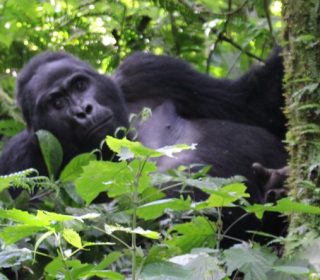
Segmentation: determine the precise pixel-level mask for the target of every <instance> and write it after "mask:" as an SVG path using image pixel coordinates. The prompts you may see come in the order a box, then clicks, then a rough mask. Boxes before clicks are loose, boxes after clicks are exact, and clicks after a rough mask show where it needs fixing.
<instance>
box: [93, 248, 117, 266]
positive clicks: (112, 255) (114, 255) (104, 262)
mask: <svg viewBox="0 0 320 280" xmlns="http://www.w3.org/2000/svg"><path fill="white" fill-rule="evenodd" d="M121 256H122V253H121V252H118V251H115V252H111V253H110V254H108V255H107V256H105V257H104V259H103V260H102V261H101V262H100V263H99V264H98V265H96V266H95V269H96V270H103V269H105V268H106V267H108V266H109V265H111V264H112V263H114V262H115V261H117V260H118V259H119V258H120V257H121Z"/></svg>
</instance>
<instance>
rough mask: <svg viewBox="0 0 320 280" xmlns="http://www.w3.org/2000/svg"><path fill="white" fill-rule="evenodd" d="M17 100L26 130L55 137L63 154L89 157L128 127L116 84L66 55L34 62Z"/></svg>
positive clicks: (27, 69)
mask: <svg viewBox="0 0 320 280" xmlns="http://www.w3.org/2000/svg"><path fill="white" fill-rule="evenodd" d="M16 94H17V100H18V104H19V105H20V107H21V109H22V112H23V116H24V118H25V121H26V123H27V126H28V130H29V131H30V132H35V131H37V130H39V129H45V130H48V131H50V132H52V133H53V134H54V135H55V136H56V137H57V138H58V139H59V141H60V142H61V144H62V146H63V147H64V151H65V153H66V152H67V153H72V154H74V153H79V152H86V151H90V150H92V149H94V148H96V147H98V145H99V143H100V142H101V140H102V139H103V138H104V136H106V135H107V134H108V135H110V134H111V135H112V134H113V133H114V132H115V130H116V128H117V127H120V126H127V125H128V118H127V111H126V106H125V103H124V99H123V96H122V93H121V91H120V89H119V88H118V86H117V85H116V84H115V83H114V82H113V81H112V79H111V78H110V77H107V76H105V75H101V74H99V73H97V72H96V71H95V70H93V69H92V68H91V67H90V66H89V65H88V64H86V63H85V62H83V61H80V60H78V59H77V58H75V57H73V56H71V55H69V54H66V53H63V52H58V53H53V52H46V53H43V54H40V55H38V56H36V57H34V58H33V59H32V60H31V61H30V62H29V63H28V64H27V65H26V66H25V67H24V68H23V70H22V72H21V74H20V75H19V77H18V81H17V93H16ZM70 156H73V155H70Z"/></svg>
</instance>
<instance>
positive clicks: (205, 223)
mask: <svg viewBox="0 0 320 280" xmlns="http://www.w3.org/2000/svg"><path fill="white" fill-rule="evenodd" d="M169 233H171V234H172V238H171V239H170V240H167V241H166V242H165V243H166V244H168V245H169V246H176V247H178V248H180V249H181V252H182V253H189V252H190V250H191V249H192V248H200V247H208V248H213V247H214V246H215V244H216V238H215V237H216V225H215V224H214V223H213V222H211V221H209V220H208V219H207V218H205V217H196V218H194V219H193V220H192V221H191V222H189V223H184V224H178V225H175V226H173V227H172V228H171V229H170V230H169Z"/></svg>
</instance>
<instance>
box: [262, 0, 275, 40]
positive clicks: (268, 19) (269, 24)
mask: <svg viewBox="0 0 320 280" xmlns="http://www.w3.org/2000/svg"><path fill="white" fill-rule="evenodd" d="M263 4H264V10H265V13H266V17H267V21H268V26H269V30H270V33H271V38H272V43H273V46H275V45H276V39H275V37H274V35H273V28H272V22H271V16H270V12H269V6H268V0H264V1H263Z"/></svg>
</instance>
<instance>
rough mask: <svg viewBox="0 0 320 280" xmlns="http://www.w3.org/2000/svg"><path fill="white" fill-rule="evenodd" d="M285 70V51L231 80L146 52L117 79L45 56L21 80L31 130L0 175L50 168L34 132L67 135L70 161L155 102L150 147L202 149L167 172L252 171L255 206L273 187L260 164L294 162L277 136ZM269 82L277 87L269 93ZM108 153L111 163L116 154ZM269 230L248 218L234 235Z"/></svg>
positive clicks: (4, 159) (165, 162)
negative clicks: (186, 168)
mask: <svg viewBox="0 0 320 280" xmlns="http://www.w3.org/2000/svg"><path fill="white" fill-rule="evenodd" d="M278 64H279V65H280V66H279V67H280V69H278V68H277V67H278V66H277V65H278ZM276 70H277V71H276ZM281 73H282V66H281V60H280V58H279V57H277V56H275V57H272V58H271V59H270V61H269V62H267V65H266V66H264V67H263V66H262V67H259V68H257V69H253V70H252V71H251V72H249V73H248V74H246V75H244V76H243V77H242V78H240V79H239V80H236V81H226V80H216V79H213V78H211V77H209V76H207V75H203V74H201V73H199V72H197V71H195V70H193V69H192V68H191V67H190V66H189V64H187V63H185V62H182V61H180V60H177V59H174V58H170V57H166V56H159V57H158V56H154V55H151V54H141V53H140V54H136V55H133V56H132V57H129V58H128V59H127V60H125V61H124V63H123V64H122V65H121V66H120V67H119V69H118V71H117V72H116V74H115V75H114V76H113V77H108V76H104V75H100V74H98V73H97V72H96V71H94V70H93V69H92V68H91V67H90V66H89V65H87V64H86V63H84V62H82V61H80V60H78V59H76V58H74V57H73V56H71V55H68V54H66V53H50V52H48V53H43V54H40V55H38V56H36V57H35V58H33V59H32V60H31V61H30V62H29V63H28V64H27V65H26V66H25V67H24V68H23V70H22V72H21V74H20V76H19V78H18V81H17V100H18V103H19V105H20V106H21V109H22V112H23V116H24V118H25V120H26V123H27V129H26V130H25V131H23V132H22V133H20V134H18V135H17V136H15V137H14V138H13V139H11V140H10V141H9V143H8V144H7V145H6V147H5V150H4V151H3V153H2V156H1V158H0V174H8V173H10V172H15V171H19V170H23V169H26V168H30V167H33V168H36V169H38V170H39V172H40V174H47V171H46V168H45V165H44V162H43V159H42V156H41V153H40V149H39V146H38V142H37V138H36V136H35V132H36V131H37V130H39V129H45V130H48V131H50V132H52V133H53V134H54V135H55V136H56V137H57V138H58V139H59V141H60V142H61V144H62V147H63V151H64V161H63V165H65V164H66V163H67V162H68V161H69V160H70V159H71V158H72V157H74V156H75V155H77V154H79V153H83V152H88V151H91V150H93V149H94V148H96V147H98V146H99V143H100V142H101V140H102V139H103V138H104V137H105V135H106V134H108V135H112V134H113V133H114V132H115V130H116V128H117V127H119V126H125V127H127V126H128V113H131V112H137V111H139V110H140V108H142V107H145V106H148V107H151V108H152V112H153V114H152V117H151V118H150V119H149V120H148V121H147V122H145V123H143V124H138V125H137V131H138V135H139V136H138V137H139V141H141V142H142V143H143V144H145V145H147V146H149V147H151V148H159V147H161V146H165V145H173V144H177V143H186V144H192V143H198V146H197V149H196V150H193V151H185V152H183V153H181V154H179V155H178V157H177V158H175V159H173V160H172V159H169V158H161V159H160V160H159V161H158V167H159V169H160V170H166V169H168V168H173V167H176V166H178V165H181V164H183V165H188V164H192V163H202V164H210V165H212V171H211V172H210V175H212V176H220V177H230V176H233V175H243V176H245V177H246V178H247V186H248V192H249V193H250V195H251V198H250V200H251V202H261V201H263V200H264V197H265V193H264V192H263V191H261V189H260V188H259V186H258V184H257V183H256V178H255V176H254V174H253V172H252V167H251V166H252V163H254V162H260V163H261V164H263V165H264V166H268V167H271V168H280V167H282V166H284V165H285V163H286V152H285V151H284V149H283V146H282V143H281V141H280V140H279V139H278V137H277V136H280V135H282V126H283V125H284V124H283V116H282V115H280V109H279V107H280V105H281V104H282V103H281V102H282V101H281V97H280V96H281V91H280V89H281V83H280V80H281V77H278V76H275V77H273V76H272V75H280V76H281ZM263 77H264V78H263ZM268 79H269V80H268ZM266 80H267V85H265V82H266ZM268 88H269V89H270V92H267V91H265V90H267V89H268ZM269 93H270V96H269V95H268V94H269ZM264 94H265V95H264ZM124 98H126V102H125V100H124ZM201 100H203V101H201ZM251 106H253V108H251ZM249 124H250V125H249ZM258 126H260V127H258ZM267 130H269V132H268V131H267ZM272 133H273V134H274V135H273V134H272ZM104 153H105V155H104V156H105V158H106V159H107V158H108V157H109V153H108V151H107V150H106V151H104ZM204 197H205V195H204V194H203V193H200V192H195V194H194V198H195V199H196V200H201V199H203V198H204ZM241 215H242V212H241V210H240V209H237V208H236V209H234V210H233V211H231V210H228V211H225V212H224V218H223V219H224V226H225V227H227V226H228V225H230V224H231V223H232V222H234V221H235V220H236V219H237V218H238V217H240V216H241ZM261 226H262V225H261V223H260V222H259V221H258V220H257V219H255V218H254V217H253V216H250V217H247V218H246V219H242V220H241V221H240V222H238V223H237V226H235V227H232V229H231V230H230V232H229V233H228V234H229V235H231V236H234V237H237V238H239V239H247V238H248V236H247V234H246V233H245V231H246V230H259V229H261ZM225 245H227V243H226V244H225Z"/></svg>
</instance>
